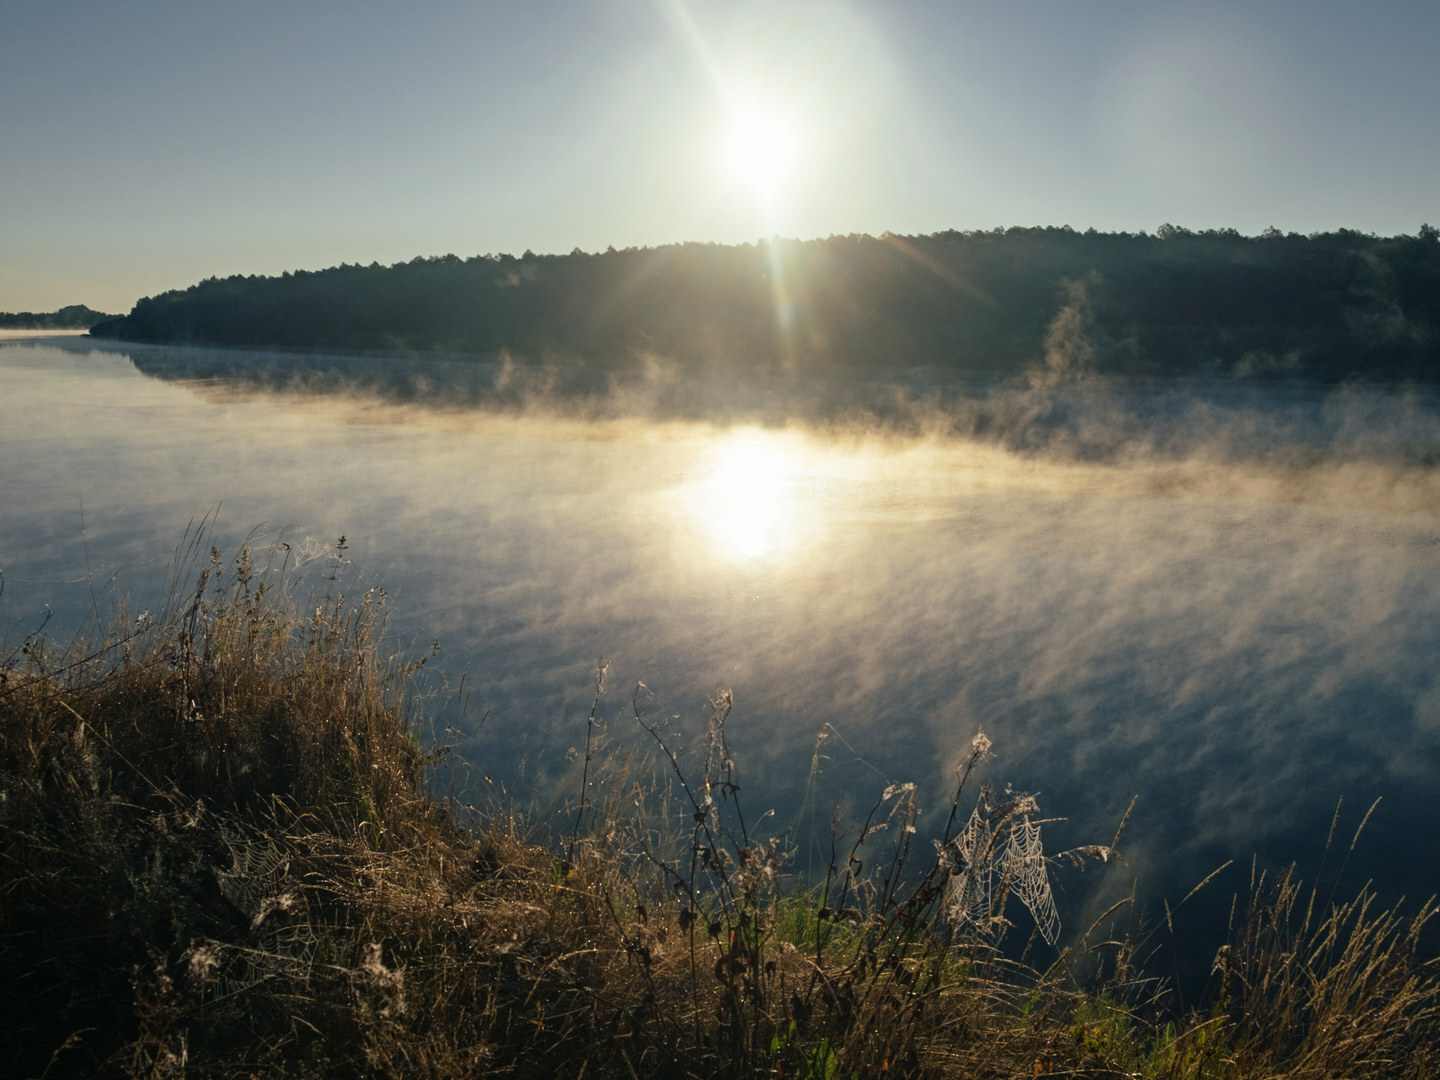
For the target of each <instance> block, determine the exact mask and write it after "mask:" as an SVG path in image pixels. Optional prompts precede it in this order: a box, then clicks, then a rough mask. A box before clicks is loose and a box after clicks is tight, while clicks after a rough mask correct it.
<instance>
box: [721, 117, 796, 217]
mask: <svg viewBox="0 0 1440 1080" xmlns="http://www.w3.org/2000/svg"><path fill="white" fill-rule="evenodd" d="M796 157H797V140H796V133H795V131H794V129H793V126H792V125H791V124H789V123H787V122H786V120H785V119H784V118H783V117H781V116H779V115H777V114H775V113H773V112H762V111H760V110H758V109H747V110H744V111H741V112H737V113H736V114H735V115H734V117H733V118H732V119H731V121H730V130H729V133H728V136H727V138H726V143H725V161H726V164H727V165H728V167H729V169H730V174H731V175H732V176H733V177H735V179H737V180H738V181H740V182H741V183H742V184H744V185H745V186H746V187H749V188H751V189H753V190H754V191H757V192H759V193H760V194H761V195H762V196H765V197H767V198H769V197H774V196H775V195H776V194H778V193H779V191H780V190H781V188H782V187H784V185H785V182H786V181H787V180H788V179H789V178H790V174H791V172H792V170H793V168H794V165H795V160H796Z"/></svg>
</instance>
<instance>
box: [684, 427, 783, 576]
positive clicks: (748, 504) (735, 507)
mask: <svg viewBox="0 0 1440 1080" xmlns="http://www.w3.org/2000/svg"><path fill="white" fill-rule="evenodd" d="M795 472H796V461H795V455H794V452H793V450H792V449H791V447H789V446H788V445H786V443H785V442H784V440H783V439H782V438H780V437H778V436H771V435H767V434H765V433H762V432H758V431H741V432H736V433H735V434H734V435H732V436H731V437H730V438H728V439H727V440H725V441H724V442H722V443H720V444H719V445H718V446H717V447H716V449H715V457H714V464H713V467H712V470H711V472H710V473H709V475H708V476H707V477H706V478H705V479H704V480H703V481H701V482H700V483H699V484H698V485H696V487H695V489H694V491H693V501H692V503H691V505H692V511H693V512H694V513H696V514H697V515H699V517H700V519H701V524H702V526H703V527H704V528H705V529H706V531H707V532H709V533H710V534H711V536H712V537H713V538H714V540H715V542H716V544H717V545H718V546H719V547H720V548H721V549H722V550H723V551H724V552H725V553H726V554H728V555H730V556H732V557H737V558H743V559H753V558H756V557H758V556H761V555H766V554H769V553H770V552H771V551H772V550H774V549H775V548H776V547H777V546H778V545H780V544H781V543H782V542H783V540H784V539H785V537H786V536H787V534H788V533H790V532H791V531H792V527H793V525H794V522H793V520H792V518H793V511H792V507H791V505H790V494H791V487H792V485H793V481H794V476H795Z"/></svg>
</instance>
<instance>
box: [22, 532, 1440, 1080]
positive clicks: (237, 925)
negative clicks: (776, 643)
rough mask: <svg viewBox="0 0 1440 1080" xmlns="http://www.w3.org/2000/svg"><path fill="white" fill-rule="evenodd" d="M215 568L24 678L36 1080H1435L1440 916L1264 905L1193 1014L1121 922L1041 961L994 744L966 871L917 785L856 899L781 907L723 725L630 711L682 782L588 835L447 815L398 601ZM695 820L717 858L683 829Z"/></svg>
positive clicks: (888, 814)
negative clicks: (128, 1079)
mask: <svg viewBox="0 0 1440 1080" xmlns="http://www.w3.org/2000/svg"><path fill="white" fill-rule="evenodd" d="M202 563H203V565H201V566H200V567H198V568H197V569H196V570H195V571H194V577H193V578H192V579H191V580H192V581H193V586H192V587H190V588H189V589H188V590H187V591H183V592H182V591H177V593H176V594H175V595H174V596H173V597H172V599H171V601H170V602H169V603H168V604H167V605H166V608H165V610H164V611H163V612H162V613H160V614H159V615H158V616H156V617H153V618H152V617H150V616H148V615H140V616H135V617H131V616H128V615H127V616H125V617H123V618H121V619H120V620H119V621H118V622H117V624H116V627H115V628H114V629H113V630H111V631H110V632H109V634H108V636H107V637H106V639H105V641H104V642H103V643H100V644H97V645H94V646H86V645H84V644H82V643H78V642H77V643H72V644H70V645H69V646H68V647H67V648H66V649H64V650H62V651H58V652H57V651H55V650H53V649H51V648H48V647H47V646H46V644H45V642H44V640H43V639H42V638H39V637H35V638H32V639H29V640H27V641H25V642H21V643H19V644H15V643H12V644H11V645H10V646H8V647H5V648H0V660H3V665H0V666H3V668H4V672H3V675H0V826H3V833H0V837H3V838H0V851H3V861H0V1015H3V1016H4V1017H5V1018H6V1023H7V1030H8V1034H9V1039H8V1043H9V1049H8V1057H7V1061H6V1069H5V1071H6V1072H7V1074H8V1075H14V1076H21V1077H41V1076H45V1077H65V1076H97V1075H100V1076H110V1075H113V1076H205V1077H248V1076H252V1075H260V1076H281V1075H283V1076H357V1077H358V1076H403V1077H412V1076H413V1077H451V1076H455V1077H460V1076H474V1075H479V1074H482V1073H484V1074H491V1073H493V1074H498V1075H515V1076H537V1077H539V1076H544V1077H552V1076H567V1077H568V1076H580V1075H582V1074H583V1075H594V1076H616V1077H662V1076H663V1077H669V1076H676V1077H685V1076H727V1077H728V1076H774V1077H782V1076H783V1077H792V1076H798V1077H816V1078H832V1077H835V1078H838V1077H851V1076H854V1077H861V1076H875V1075H895V1076H966V1077H990V1076H994V1077H1002V1076H1003V1077H1036V1076H1042V1075H1052V1074H1053V1075H1056V1076H1060V1075H1070V1076H1078V1075H1086V1076H1096V1077H1099V1076H1115V1077H1118V1076H1122V1075H1125V1076H1134V1075H1145V1076H1155V1077H1226V1078H1228V1077H1235V1078H1239V1077H1242V1076H1244V1077H1267V1076H1274V1077H1281V1076H1284V1077H1341V1076H1394V1077H1417V1078H1418V1077H1428V1076H1433V1075H1435V1074H1436V1073H1437V1071H1440V1055H1437V1052H1436V1049H1435V1047H1436V1045H1437V1044H1440V1013H1437V1008H1440V970H1437V964H1436V961H1435V960H1434V959H1433V958H1429V959H1427V958H1426V957H1424V956H1422V955H1419V934H1420V930H1421V927H1422V926H1423V925H1424V923H1425V922H1426V921H1427V920H1428V919H1429V917H1430V916H1431V914H1432V908H1431V907H1430V906H1418V907H1417V906H1414V905H1411V906H1410V907H1409V908H1407V909H1404V910H1400V911H1378V910H1376V905H1375V904H1374V903H1373V902H1371V901H1370V899H1369V898H1368V896H1367V895H1365V894H1363V893H1362V894H1361V895H1359V896H1356V897H1353V898H1350V899H1348V900H1341V901H1335V902H1330V901H1328V900H1327V899H1326V898H1324V897H1318V896H1316V895H1315V894H1314V893H1312V892H1311V891H1310V890H1309V889H1307V888H1306V887H1305V886H1304V885H1303V884H1302V883H1301V882H1299V881H1298V880H1296V879H1295V878H1294V877H1293V876H1291V877H1282V878H1281V879H1280V880H1279V881H1270V880H1265V879H1263V878H1262V879H1261V880H1257V881H1256V882H1255V889H1254V897H1253V899H1252V901H1251V903H1250V905H1249V907H1248V910H1240V911H1237V912H1236V913H1235V916H1234V919H1233V923H1234V926H1233V929H1227V928H1226V927H1224V926H1217V927H1215V944H1216V946H1217V947H1219V946H1221V945H1223V946H1224V948H1222V949H1220V951H1219V952H1218V953H1217V960H1216V969H1217V970H1216V972H1215V974H1214V975H1213V976H1212V978H1211V981H1210V986H1209V989H1208V992H1207V993H1208V997H1207V999H1206V1000H1205V1001H1204V1002H1203V1003H1202V1004H1201V1005H1200V1006H1198V1007H1197V1008H1194V1009H1191V1010H1189V1011H1181V1010H1179V1009H1177V1008H1176V1007H1175V1004H1174V1000H1173V999H1172V998H1171V996H1170V995H1169V994H1168V993H1167V990H1166V987H1165V986H1164V985H1163V984H1159V983H1156V982H1154V981H1152V980H1150V979H1148V978H1147V977H1146V976H1145V975H1144V974H1143V972H1142V971H1141V969H1140V967H1139V966H1138V963H1137V950H1139V949H1140V942H1139V939H1138V935H1137V937H1136V938H1127V937H1124V936H1122V935H1119V934H1117V933H1116V932H1115V931H1114V925H1115V924H1116V922H1117V920H1118V919H1119V917H1120V915H1121V914H1123V912H1120V913H1115V914H1113V915H1111V916H1110V917H1107V918H1104V919H1102V920H1101V921H1100V922H1099V923H1097V924H1096V926H1094V927H1090V928H1088V929H1087V928H1080V930H1081V932H1079V933H1075V932H1074V931H1073V930H1072V932H1071V933H1070V934H1069V936H1068V937H1066V938H1061V939H1060V940H1068V941H1069V942H1070V944H1069V945H1068V946H1067V947H1065V948H1062V949H1060V950H1059V951H1058V954H1057V952H1056V950H1055V949H1052V948H1050V947H1048V946H1044V947H1042V946H1041V939H1042V938H1050V937H1054V936H1055V935H1056V933H1057V927H1058V920H1057V919H1056V915H1055V912H1054V909H1053V904H1051V903H1050V902H1049V896H1048V885H1047V876H1046V864H1047V858H1046V856H1044V855H1043V854H1042V852H1041V850H1040V848H1039V831H1038V830H1039V826H1040V824H1041V823H1040V822H1038V821H1037V820H1035V817H1036V814H1037V811H1036V808H1035V806H1034V803H1033V800H1029V799H1026V798H1024V797H1012V796H1010V795H1008V793H1007V794H1005V795H996V794H995V793H993V792H990V791H988V790H985V789H983V788H981V789H980V790H975V789H974V786H973V784H972V783H971V781H970V776H969V770H970V769H971V768H973V766H974V765H975V764H976V763H977V762H978V761H979V760H980V759H981V758H982V757H983V756H984V754H985V753H986V751H987V749H988V740H986V739H985V738H984V736H983V735H977V737H976V739H975V741H974V743H973V744H972V752H971V755H970V758H969V761H968V764H967V765H966V766H965V767H964V768H963V769H962V772H961V774H960V775H959V776H957V777H956V789H955V791H954V792H953V793H952V796H953V801H952V803H951V807H952V813H951V821H950V824H949V826H948V827H947V829H946V832H945V835H944V838H943V842H941V843H939V844H936V845H933V847H932V845H931V844H930V843H929V842H928V841H927V842H926V843H925V845H924V846H923V847H921V846H920V845H919V842H918V840H917V836H916V834H915V833H914V832H913V829H912V826H913V823H914V821H915V815H916V811H915V808H914V803H913V798H912V795H913V793H912V791H911V790H910V789H909V788H908V787H895V788H891V789H888V790H886V791H884V792H881V793H879V794H878V796H877V800H876V803H875V807H874V809H873V811H872V813H871V816H870V818H869V820H868V821H867V822H866V823H865V824H864V826H863V827H862V828H861V829H860V830H859V832H858V833H856V834H854V835H851V836H850V837H849V839H848V840H844V841H842V840H841V839H840V837H839V835H838V833H837V837H836V844H835V846H834V851H833V854H832V857H831V859H830V864H831V865H830V871H829V873H828V875H827V877H826V878H825V879H824V880H823V881H816V882H813V883H810V885H809V886H808V887H803V888H802V887H801V886H800V885H799V884H798V883H796V882H795V881H793V880H790V879H787V877H786V876H785V866H784V849H785V845H784V841H783V840H774V839H772V838H770V837H768V836H765V835H763V834H762V833H761V832H760V831H758V830H757V829H756V827H755V825H754V823H752V822H747V820H746V819H745V817H744V814H743V808H742V807H741V806H740V805H739V804H738V802H737V792H738V787H737V785H736V783H735V772H734V765H733V761H732V753H731V749H730V747H729V745H728V742H727V740H726V736H725V719H726V715H727V713H728V709H729V702H728V699H727V698H726V697H725V696H723V695H722V696H720V697H719V698H717V700H716V701H715V702H714V703H713V713H712V716H711V717H710V722H709V725H708V729H707V737H706V739H705V740H704V743H703V744H702V746H701V747H700V748H699V749H698V751H697V753H696V754H695V755H693V756H685V755H681V754H680V753H679V752H678V751H674V749H673V747H672V745H671V743H670V741H669V739H668V737H667V735H666V732H665V730H664V728H663V726H662V725H659V724H655V723H652V722H651V721H650V719H649V718H648V717H647V716H646V715H645V712H644V709H643V703H642V702H641V701H640V700H639V699H638V698H637V699H636V700H635V708H634V712H635V719H636V721H637V722H638V723H639V725H640V726H641V727H642V728H643V729H644V730H645V731H646V732H648V735H649V737H651V738H652V739H653V742H654V745H655V747H656V750H657V754H658V755H659V757H658V759H659V760H660V761H661V762H662V764H663V765H664V766H665V768H666V769H667V770H668V775H667V776H666V777H665V778H664V780H663V781H657V780H655V779H654V778H653V777H650V776H648V775H646V776H636V777H634V778H632V777H631V776H629V775H628V774H627V773H626V771H625V768H624V765H623V763H618V762H615V761H613V760H611V759H610V758H608V757H607V756H606V755H605V754H604V753H603V752H602V751H601V750H600V748H599V747H598V746H597V745H596V744H595V742H594V741H593V739H592V738H588V737H587V741H586V744H585V746H586V749H585V753H584V756H583V759H582V760H581V762H580V766H581V768H582V770H583V773H584V775H583V778H582V782H581V786H580V789H579V793H578V795H577V799H576V804H575V805H574V806H573V807H572V814H573V817H572V818H571V819H568V821H569V822H570V825H569V828H568V835H567V836H565V837H562V838H561V839H560V840H559V841H558V842H556V843H553V844H549V845H541V844H536V843H532V842H529V841H528V840H527V839H526V835H527V834H526V829H525V825H524V823H523V822H517V821H515V820H513V819H512V818H510V817H507V816H505V815H503V814H499V815H494V816H490V817H487V818H485V819H483V820H469V819H466V820H463V821H462V820H460V819H459V818H458V817H457V814H456V812H455V811H454V809H453V808H452V807H451V806H450V805H448V804H447V803H445V802H443V801H439V800H436V799H435V798H433V797H432V796H431V794H430V787H429V774H430V769H431V766H432V765H433V764H435V757H436V754H435V753H434V752H430V753H427V751H426V747H425V745H424V743H423V742H422V740H421V739H420V738H419V737H418V735H417V732H416V726H417V724H418V713H417V707H416V704H415V702H414V701H413V700H412V699H411V697H410V696H409V694H408V691H409V688H410V685H411V683H410V676H411V675H412V674H413V670H414V666H415V665H413V664H412V665H410V666H408V667H407V666H405V665H403V664H399V663H396V662H393V661H391V660H388V659H387V658H386V657H385V655H384V653H383V651H382V642H383V633H382V631H383V622H384V597H383V595H382V594H380V593H379V592H374V591H372V592H367V593H365V594H363V595H361V596H359V597H358V598H352V597H349V596H346V595H343V594H342V593H341V592H339V585H338V583H337V582H330V583H328V584H327V585H322V586H321V587H320V589H319V590H318V591H317V592H305V593H304V594H303V599H302V598H301V593H300V592H299V591H297V590H296V589H294V588H291V587H288V586H287V581H289V578H287V576H286V574H285V572H284V567H283V565H282V566H280V567H278V568H276V567H271V568H263V569H262V568H257V567H256V566H255V565H254V564H253V563H252V559H251V556H250V554H249V553H248V552H244V551H242V552H240V553H239V554H238V555H237V556H236V557H234V558H233V559H227V558H224V557H222V556H221V555H220V554H219V553H218V552H216V553H213V554H212V556H211V558H210V560H209V561H208V563H205V562H204V560H202ZM596 677H597V682H596V691H597V696H598V693H599V691H600V689H601V687H602V685H603V679H604V669H603V666H601V667H599V668H597V676H596ZM594 731H595V728H594V725H591V726H590V728H589V731H588V732H587V736H593V734H594ZM665 802H668V803H669V809H670V810H671V811H673V810H674V808H675V806H677V805H678V806H679V807H680V808H681V809H682V810H683V812H684V819H685V820H686V821H687V822H688V823H689V824H688V825H687V827H686V828H685V829H684V830H681V831H680V832H678V833H676V832H673V831H667V830H661V829H657V828H656V826H655V823H656V822H657V821H660V820H666V819H668V820H672V821H673V820H675V814H674V813H673V812H670V813H657V811H658V810H660V809H661V808H662V807H661V804H662V803H665ZM1114 848H1115V844H1111V845H1104V846H1101V847H1095V848H1090V849H1084V850H1081V851H1077V852H1072V853H1068V857H1071V858H1079V859H1083V858H1093V857H1105V858H1109V857H1111V856H1112V855H1113V854H1116V852H1115V850H1114ZM1242 907H1243V905H1242ZM1042 955H1043V956H1045V957H1046V958H1047V959H1046V960H1045V962H1044V963H1043V965H1042V964H1041V963H1040V962H1039V961H1037V960H1035V957H1038V956H1042Z"/></svg>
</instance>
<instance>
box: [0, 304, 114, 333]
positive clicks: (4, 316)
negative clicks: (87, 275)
mask: <svg viewBox="0 0 1440 1080" xmlns="http://www.w3.org/2000/svg"><path fill="white" fill-rule="evenodd" d="M114 318H116V316H114V315H106V314H105V313H104V312H103V311H96V310H95V309H94V308H88V307H86V306H85V305H84V304H71V305H70V306H69V307H62V308H61V309H60V310H59V311H49V312H35V311H0V330H88V329H89V328H90V327H92V326H94V325H95V324H96V323H97V322H100V321H101V320H102V319H114Z"/></svg>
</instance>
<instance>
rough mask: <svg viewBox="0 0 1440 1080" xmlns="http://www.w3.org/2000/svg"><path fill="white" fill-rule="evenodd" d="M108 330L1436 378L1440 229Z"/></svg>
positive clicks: (652, 354) (974, 242) (623, 267)
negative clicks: (1400, 233)
mask: <svg viewBox="0 0 1440 1080" xmlns="http://www.w3.org/2000/svg"><path fill="white" fill-rule="evenodd" d="M91 333H92V334H94V335H95V336H98V337H109V338H118V339H122V340H129V341H137V342H152V343H172V344H182V343H183V344H197V345H234V346H250V347H261V348H278V349H287V350H302V351H346V352H357V351H358V352H376V353H408V354H427V353H428V354H434V353H450V354H464V355H473V356H480V357H487V358H494V357H496V356H498V355H500V354H502V353H503V354H506V355H509V356H512V357H514V358H515V359H518V360H531V361H545V362H552V363H574V364H581V365H593V366H603V367H615V366H626V365H635V364H641V363H645V362H646V361H647V359H648V358H658V359H662V360H664V361H666V362H669V363H677V364H680V365H681V366H682V367H684V368H687V369H691V370H704V371H714V372H736V373H740V372H756V373H761V372H775V373H779V372H785V373H789V374H800V375H811V374H814V375H821V374H825V373H828V372H856V371H863V372H867V373H871V374H884V373H890V372H899V371H913V370H915V369H930V370H934V371H936V372H937V373H939V372H943V373H945V374H946V375H949V376H961V377H964V376H970V375H974V376H980V377H993V376H1006V375H1012V374H1015V373H1018V372H1020V371H1023V370H1026V369H1033V368H1035V367H1036V365H1037V364H1039V365H1040V370H1042V371H1044V370H1046V368H1047V366H1048V368H1049V369H1051V370H1056V371H1059V370H1063V369H1066V368H1070V367H1075V366H1080V367H1083V368H1085V369H1086V370H1091V371H1096V372H1100V373H1114V374H1134V375H1167V374H1205V375H1226V376H1261V377H1264V376H1272V377H1286V378H1309V379H1319V380H1324V381H1335V380H1342V379H1353V378H1360V379H1370V380H1383V381H1393V380H1417V381H1427V382H1433V381H1437V380H1440V230H1436V229H1435V228H1433V227H1431V226H1429V225H1423V226H1421V228H1420V229H1419V230H1418V232H1417V233H1416V234H1415V235H1413V236H1408V235H1401V236H1394V237H1378V236H1374V235H1370V234H1365V233H1360V232H1356V231H1353V230H1348V229H1341V230H1338V231H1335V232H1329V233H1315V234H1311V235H1309V236H1301V235H1299V234H1296V233H1288V234H1287V233H1281V232H1279V231H1278V230H1275V229H1267V230H1266V231H1265V232H1264V233H1263V234H1262V235H1260V236H1254V237H1250V236H1243V235H1241V234H1240V233H1239V232H1237V231H1235V230H1234V229H1218V230H1206V231H1203V232H1196V231H1191V230H1189V229H1185V228H1181V227H1178V226H1174V225H1168V224H1167V225H1162V226H1161V227H1160V228H1159V229H1157V230H1156V231H1155V232H1154V233H1153V234H1152V233H1123V232H1122V233H1100V232H1096V231H1095V230H1093V229H1091V230H1087V231H1085V232H1083V233H1082V232H1077V231H1075V230H1073V229H1071V228H1069V227H1068V226H1064V227H1058V228H1057V227H1045V228H1010V229H996V230H993V231H988V232H956V231H950V232H942V233H936V234H933V235H929V236H896V235H893V234H889V233H887V234H883V235H881V236H879V237H871V236H858V235H850V236H832V237H830V238H828V239H824V240H811V241H794V240H783V239H779V238H776V239H774V240H771V241H761V242H759V243H755V244H741V245H735V246H724V245H716V244H696V243H687V244H675V245H670V246H664V247H658V248H631V249H626V250H624V251H616V250H614V249H610V250H607V251H605V252H603V253H598V254H587V253H585V252H582V251H580V250H579V249H576V250H575V251H573V252H571V253H570V254H569V255H535V254H533V253H531V252H528V251H527V252H526V253H525V254H524V255H523V256H520V257H518V258H517V257H515V256H512V255H483V256H476V257H474V258H469V259H461V258H458V257H457V256H455V255H444V256H439V257H433V258H425V257H417V258H415V259H412V260H411V261H409V262H403V263H396V264H395V265H393V266H388V267H387V266H381V265H379V264H378V263H372V264H371V265H370V266H359V265H342V266H338V267H334V268H331V269H327V270H320V271H314V272H310V271H297V272H295V273H288V272H287V273H285V274H283V275H282V276H280V277H256V276H250V277H244V276H238V275H237V276H234V277H230V278H225V279H218V278H210V279H207V280H206V281H202V282H200V283H199V284H197V285H193V286H191V287H190V288H188V289H185V290H176V291H172V292H167V293H164V294H162V295H159V296H155V297H150V298H147V299H144V300H141V301H140V302H139V303H138V304H136V305H135V308H134V309H133V310H132V311H131V312H130V314H129V315H127V316H125V317H123V318H119V319H113V320H108V321H105V322H102V323H100V324H99V325H97V326H95V327H93V329H92V331H91Z"/></svg>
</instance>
